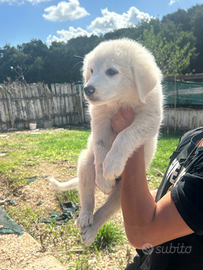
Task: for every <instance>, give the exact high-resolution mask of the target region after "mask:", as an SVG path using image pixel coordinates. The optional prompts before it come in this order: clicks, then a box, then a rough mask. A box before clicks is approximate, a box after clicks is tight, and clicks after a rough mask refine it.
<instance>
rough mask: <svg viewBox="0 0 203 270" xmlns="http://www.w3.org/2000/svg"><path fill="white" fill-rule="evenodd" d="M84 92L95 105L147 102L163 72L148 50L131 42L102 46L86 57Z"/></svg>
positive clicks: (124, 41) (112, 42) (114, 41)
mask: <svg viewBox="0 0 203 270" xmlns="http://www.w3.org/2000/svg"><path fill="white" fill-rule="evenodd" d="M83 78H84V92H85V97H86V99H87V100H88V101H89V102H90V103H91V104H93V105H101V104H107V103H111V102H115V101H123V102H124V103H125V102H127V103H128V104H129V103H132V104H134V103H135V102H136V103H139V102H142V103H144V102H145V101H146V98H147V95H148V94H149V93H150V91H152V90H153V89H154V87H155V86H156V84H157V83H160V81H161V72H160V70H159V68H158V67H157V65H156V62H155V60H154V57H153V56H152V55H151V54H150V52H149V51H148V50H146V49H145V48H144V47H142V46H141V45H140V44H138V43H137V42H135V41H132V40H129V39H120V40H111V41H106V42H102V43H100V44H99V45H98V46H97V47H96V48H95V49H94V50H93V51H91V52H90V53H89V54H87V55H86V56H85V59H84V65H83Z"/></svg>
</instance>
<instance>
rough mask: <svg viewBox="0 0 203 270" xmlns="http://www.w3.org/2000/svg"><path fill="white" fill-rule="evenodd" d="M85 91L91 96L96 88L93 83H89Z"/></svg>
mask: <svg viewBox="0 0 203 270" xmlns="http://www.w3.org/2000/svg"><path fill="white" fill-rule="evenodd" d="M83 90H84V91H85V94H86V96H91V95H92V94H94V92H95V88H94V86H92V85H89V86H87V87H85V88H84V89H83Z"/></svg>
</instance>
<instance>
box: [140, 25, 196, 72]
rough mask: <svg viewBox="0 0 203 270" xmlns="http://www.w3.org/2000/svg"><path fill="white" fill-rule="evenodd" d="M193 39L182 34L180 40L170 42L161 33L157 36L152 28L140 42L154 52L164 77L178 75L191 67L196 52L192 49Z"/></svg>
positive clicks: (145, 32)
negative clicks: (192, 57)
mask: <svg viewBox="0 0 203 270" xmlns="http://www.w3.org/2000/svg"><path fill="white" fill-rule="evenodd" d="M192 38H193V37H191V36H190V35H189V34H188V33H186V32H181V33H180V34H179V37H178V38H176V39H174V41H172V40H170V41H169V40H167V38H166V37H162V33H161V32H160V33H159V34H158V35H155V33H154V28H153V26H151V29H150V30H147V29H145V30H144V32H143V37H142V39H141V38H140V39H139V41H140V42H141V43H142V44H143V45H144V46H145V47H146V48H148V49H149V50H150V51H151V52H152V54H153V55H154V57H155V59H156V62H157V64H158V66H159V67H160V69H161V70H162V72H163V74H164V75H178V74H181V73H182V72H183V71H185V70H186V69H187V68H188V67H189V65H190V59H191V56H192V55H193V53H194V50H195V48H194V47H191V43H190V39H192ZM185 41H186V43H185Z"/></svg>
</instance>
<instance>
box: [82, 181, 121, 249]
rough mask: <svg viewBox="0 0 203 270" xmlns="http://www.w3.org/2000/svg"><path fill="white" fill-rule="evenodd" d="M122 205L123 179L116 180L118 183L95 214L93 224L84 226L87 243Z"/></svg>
mask: <svg viewBox="0 0 203 270" xmlns="http://www.w3.org/2000/svg"><path fill="white" fill-rule="evenodd" d="M120 207H121V180H118V181H117V182H116V185H115V187H114V189H113V191H112V193H111V194H110V195H109V197H108V199H107V201H106V202H105V204H104V205H103V206H102V207H101V208H99V209H98V210H97V211H96V213H95V214H94V222H93V224H92V225H91V226H87V227H84V228H83V229H82V230H81V237H82V240H83V242H84V244H86V245H88V246H89V245H90V244H91V243H92V242H93V241H94V239H95V237H96V235H97V232H98V231H99V229H100V228H101V226H102V225H103V224H104V223H106V222H107V221H108V220H109V219H110V217H111V216H112V215H113V214H114V213H116V212H117V211H118V210H119V209H120Z"/></svg>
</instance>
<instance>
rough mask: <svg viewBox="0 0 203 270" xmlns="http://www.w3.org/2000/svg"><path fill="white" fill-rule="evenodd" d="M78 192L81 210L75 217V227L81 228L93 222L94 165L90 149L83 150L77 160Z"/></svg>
mask: <svg viewBox="0 0 203 270" xmlns="http://www.w3.org/2000/svg"><path fill="white" fill-rule="evenodd" d="M78 177H79V185H78V187H79V193H80V203H81V212H80V215H79V217H78V219H77V227H78V228H81V229H82V228H83V227H86V226H89V225H91V224H92V223H93V210H94V192H95V165H94V154H93V151H92V149H87V150H84V151H83V152H82V153H81V156H80V158H79V162H78Z"/></svg>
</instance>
